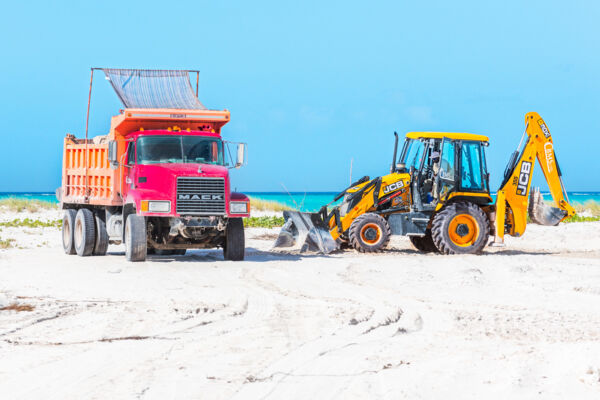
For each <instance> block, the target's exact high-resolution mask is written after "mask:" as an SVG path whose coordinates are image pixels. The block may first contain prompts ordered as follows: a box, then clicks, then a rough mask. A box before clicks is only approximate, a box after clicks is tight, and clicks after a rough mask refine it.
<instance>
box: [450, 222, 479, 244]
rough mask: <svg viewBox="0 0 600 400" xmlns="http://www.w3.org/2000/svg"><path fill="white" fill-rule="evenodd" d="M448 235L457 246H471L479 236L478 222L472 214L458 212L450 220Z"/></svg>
mask: <svg viewBox="0 0 600 400" xmlns="http://www.w3.org/2000/svg"><path fill="white" fill-rule="evenodd" d="M448 235H449V236H450V240H451V241H452V243H454V244H455V245H457V246H460V247H469V246H473V245H474V244H475V242H476V241H477V239H478V238H479V224H478V223H477V220H476V219H475V218H474V217H473V216H472V215H469V214H459V215H457V216H455V217H454V218H452V220H451V221H450V225H449V226H448Z"/></svg>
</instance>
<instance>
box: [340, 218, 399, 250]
mask: <svg viewBox="0 0 600 400" xmlns="http://www.w3.org/2000/svg"><path fill="white" fill-rule="evenodd" d="M390 235H391V231H390V226H389V225H388V223H387V221H386V220H385V218H383V217H382V216H381V215H378V214H374V213H366V214H363V215H361V216H359V217H358V218H356V219H355V220H354V221H353V222H352V225H350V235H349V236H350V244H351V245H352V247H354V248H355V249H356V250H358V251H360V252H363V253H373V252H379V251H382V250H383V249H385V248H386V247H387V245H388V243H389V241H390Z"/></svg>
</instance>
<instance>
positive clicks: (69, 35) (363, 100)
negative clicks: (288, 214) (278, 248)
mask: <svg viewBox="0 0 600 400" xmlns="http://www.w3.org/2000/svg"><path fill="white" fill-rule="evenodd" d="M599 11H600V3H598V2H595V1H572V2H560V1H502V2H482V1H452V2H448V1H427V2H415V1H390V2H352V1H330V2H324V1H315V2H312V1H302V2H295V3H287V2H281V1H272V2H261V1H254V2H236V1H228V2H216V1H213V2H204V1H191V2H176V1H171V2H153V1H139V2H111V1H103V2H68V3H67V2H52V3H51V2H38V3H35V2H29V3H27V4H25V2H22V3H20V2H8V3H5V4H3V12H2V15H1V16H0V34H1V37H2V39H1V40H2V42H1V43H2V62H0V93H2V96H1V100H0V116H1V117H2V122H3V125H4V127H3V130H2V135H3V139H4V141H3V143H4V145H3V146H2V147H1V150H0V152H1V153H0V156H1V157H0V167H1V168H2V171H3V172H2V178H3V179H2V182H1V183H0V191H51V190H54V189H55V188H56V187H58V186H59V185H60V174H61V160H62V140H63V137H64V135H65V134H66V133H67V132H69V133H73V134H75V135H76V136H79V137H81V136H83V135H84V128H85V110H86V105H87V95H88V82H89V68H90V67H92V66H99V67H122V68H156V69H169V68H172V69H177V68H182V69H200V70H201V71H202V72H201V76H200V99H201V101H202V102H203V103H204V104H205V105H207V106H208V107H209V108H214V109H222V108H227V109H229V110H230V111H231V114H232V121H231V123H230V124H228V125H227V126H226V127H225V128H224V130H223V136H224V137H225V138H226V139H229V140H238V141H245V142H248V144H249V154H248V165H247V166H246V167H245V168H244V169H242V170H237V171H233V172H232V176H233V185H234V187H237V188H238V189H239V190H245V191H281V190H282V184H283V185H285V186H286V187H287V188H288V189H289V190H291V191H330V190H331V191H336V190H339V189H342V188H343V187H345V186H346V185H347V184H348V180H349V166H350V160H351V159H352V158H353V159H354V177H360V176H362V175H371V176H377V175H382V174H385V173H387V171H388V170H389V164H390V162H391V155H392V150H393V148H392V145H393V136H392V134H393V131H394V130H396V131H398V133H400V134H403V133H405V132H407V131H420V130H426V131H428V130H436V131H461V132H472V133H481V134H485V135H488V136H489V137H490V138H491V145H490V147H489V148H488V149H487V154H488V160H489V164H490V165H489V168H490V171H491V173H492V188H493V189H494V190H495V188H497V186H498V185H499V183H500V179H501V175H502V173H503V171H504V166H505V164H506V162H507V160H508V157H509V155H510V153H511V151H513V150H514V148H515V147H516V145H517V144H518V141H519V139H520V135H521V133H522V132H523V128H524V124H523V117H524V115H525V113H526V112H528V111H537V112H539V113H540V114H541V115H542V117H543V118H544V119H545V120H546V122H547V123H548V126H549V127H550V130H551V132H552V134H553V137H554V141H555V146H556V152H557V157H558V159H559V160H560V163H561V167H562V170H563V174H564V177H565V184H566V186H567V189H568V190H578V191H592V190H596V191H597V190H600V177H599V175H600V174H599V173H600V167H599V166H598V165H599V164H598V160H597V154H598V149H599V147H600V146H599V145H600V140H599V136H598V135H599V133H598V128H597V124H596V116H597V115H598V111H599V109H600V100H599V95H598V93H600V87H599V86H600V84H599V80H598V71H600V40H599V38H600V25H599V24H598V23H597V21H598V19H599V17H600V12H599ZM99 75H100V74H99ZM120 107H121V105H120V103H119V101H118V100H117V98H116V96H115V95H114V93H113V92H112V89H111V88H110V85H109V84H108V82H106V81H105V80H104V79H102V76H98V79H96V80H95V86H94V94H93V99H92V114H91V119H90V124H91V125H90V126H91V128H90V133H91V135H94V134H105V133H106V132H107V131H108V129H109V126H110V116H111V115H114V114H116V113H117V111H118V109H119V108H120ZM535 178H536V179H537V181H534V184H535V183H536V182H537V183H540V182H541V180H542V178H541V174H540V172H539V169H538V170H537V173H536V176H535Z"/></svg>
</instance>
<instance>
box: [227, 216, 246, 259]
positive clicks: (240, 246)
mask: <svg viewBox="0 0 600 400" xmlns="http://www.w3.org/2000/svg"><path fill="white" fill-rule="evenodd" d="M245 246H246V244H245V240H244V222H243V221H242V219H241V218H230V219H229V222H228V223H227V228H226V229H225V241H224V243H223V257H225V259H226V260H231V261H241V260H243V259H244V251H245Z"/></svg>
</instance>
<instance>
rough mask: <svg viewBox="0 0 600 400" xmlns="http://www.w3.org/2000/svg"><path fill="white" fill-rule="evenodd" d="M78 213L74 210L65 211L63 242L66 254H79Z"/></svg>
mask: <svg viewBox="0 0 600 400" xmlns="http://www.w3.org/2000/svg"><path fill="white" fill-rule="evenodd" d="M76 215H77V211H76V210H73V209H67V210H65V213H64V214H63V223H62V242H63V249H64V250H65V254H69V255H73V254H77V251H76V250H75V242H74V241H75V216H76Z"/></svg>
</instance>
